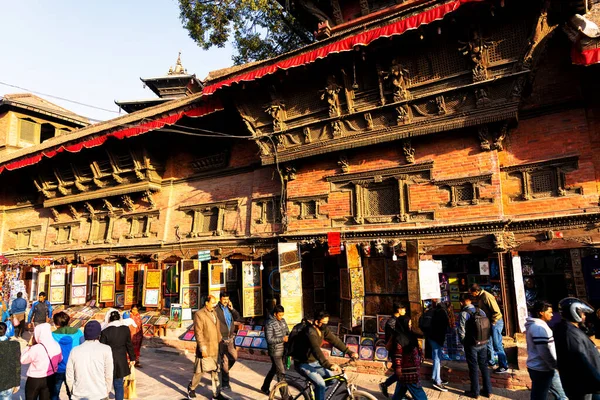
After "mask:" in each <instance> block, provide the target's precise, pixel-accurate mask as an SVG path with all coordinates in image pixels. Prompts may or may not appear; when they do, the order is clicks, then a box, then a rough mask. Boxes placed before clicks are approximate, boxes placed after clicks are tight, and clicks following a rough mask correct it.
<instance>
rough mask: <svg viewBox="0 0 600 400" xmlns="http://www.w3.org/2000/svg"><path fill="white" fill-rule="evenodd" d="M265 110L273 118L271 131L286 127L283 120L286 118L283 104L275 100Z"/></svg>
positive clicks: (281, 129) (282, 129)
mask: <svg viewBox="0 0 600 400" xmlns="http://www.w3.org/2000/svg"><path fill="white" fill-rule="evenodd" d="M265 112H266V113H267V114H269V115H270V116H271V118H272V119H273V131H284V130H285V129H286V125H285V120H286V119H287V116H286V112H285V104H283V103H282V102H281V101H279V100H275V101H274V102H273V103H272V104H271V105H270V106H269V107H267V108H266V110H265Z"/></svg>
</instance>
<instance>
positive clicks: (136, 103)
mask: <svg viewBox="0 0 600 400" xmlns="http://www.w3.org/2000/svg"><path fill="white" fill-rule="evenodd" d="M171 100H176V99H175V98H168V97H163V98H152V99H140V100H115V104H116V105H118V106H119V107H120V108H122V109H123V110H125V112H127V113H132V112H135V111H140V110H143V109H146V108H148V107H153V106H155V105H157V104H163V103H166V102H168V101H171Z"/></svg>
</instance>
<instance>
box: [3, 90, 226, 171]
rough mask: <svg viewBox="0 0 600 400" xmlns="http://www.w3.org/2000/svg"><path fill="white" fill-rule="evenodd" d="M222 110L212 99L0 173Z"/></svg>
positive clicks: (46, 152) (66, 146)
mask: <svg viewBox="0 0 600 400" xmlns="http://www.w3.org/2000/svg"><path fill="white" fill-rule="evenodd" d="M222 109H223V106H222V105H221V103H220V101H219V100H218V99H212V100H211V101H210V102H208V103H205V104H201V105H199V106H198V107H195V108H192V109H191V110H187V111H180V112H178V113H175V114H171V115H168V116H166V117H163V118H159V119H156V120H153V121H148V122H143V123H141V124H138V125H136V126H132V127H123V128H122V129H118V130H116V131H113V132H108V133H104V134H100V135H99V136H95V137H92V138H88V139H84V140H83V141H82V142H79V143H73V144H64V145H61V146H58V147H56V148H53V149H48V150H44V151H42V152H41V153H39V154H35V155H31V156H29V157H27V158H23V159H20V160H17V161H13V162H10V163H8V164H5V165H2V166H0V173H2V172H3V171H4V170H5V169H7V170H8V171H12V170H15V169H19V168H23V167H27V166H29V165H33V164H37V163H39V162H40V161H42V158H43V157H46V158H52V157H54V156H56V155H57V154H58V153H62V152H63V151H68V152H69V153H78V152H80V151H81V150H83V149H84V148H85V149H91V148H92V147H97V146H101V145H103V144H104V142H106V141H107V140H108V138H110V137H114V138H117V139H125V138H130V137H133V136H138V135H141V134H143V133H146V132H149V131H153V130H156V129H160V128H163V127H164V126H166V125H173V124H175V123H176V122H177V121H179V120H180V119H181V118H183V117H194V118H195V117H201V116H203V115H206V114H210V113H212V112H215V111H218V110H222Z"/></svg>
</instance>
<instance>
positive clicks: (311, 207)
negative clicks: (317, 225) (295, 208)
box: [300, 200, 318, 219]
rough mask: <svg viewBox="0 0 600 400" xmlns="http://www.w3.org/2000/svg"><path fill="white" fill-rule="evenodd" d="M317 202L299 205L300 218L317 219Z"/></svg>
mask: <svg viewBox="0 0 600 400" xmlns="http://www.w3.org/2000/svg"><path fill="white" fill-rule="evenodd" d="M317 208H318V207H317V201H316V200H308V201H304V202H302V203H300V218H301V219H308V218H317V215H318V214H317Z"/></svg>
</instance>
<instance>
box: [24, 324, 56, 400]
mask: <svg viewBox="0 0 600 400" xmlns="http://www.w3.org/2000/svg"><path fill="white" fill-rule="evenodd" d="M61 361H62V352H61V349H60V345H59V344H58V343H57V342H56V340H54V338H53V337H52V327H51V326H50V324H48V323H43V324H39V325H37V326H36V327H35V330H34V332H33V337H32V338H31V340H30V341H29V345H28V347H27V348H26V349H25V350H24V351H23V353H22V354H21V364H30V365H29V369H28V370H27V382H26V383H25V400H37V399H39V400H49V399H50V388H52V387H54V374H55V373H56V371H57V370H58V364H59V363H60V362H61Z"/></svg>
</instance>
